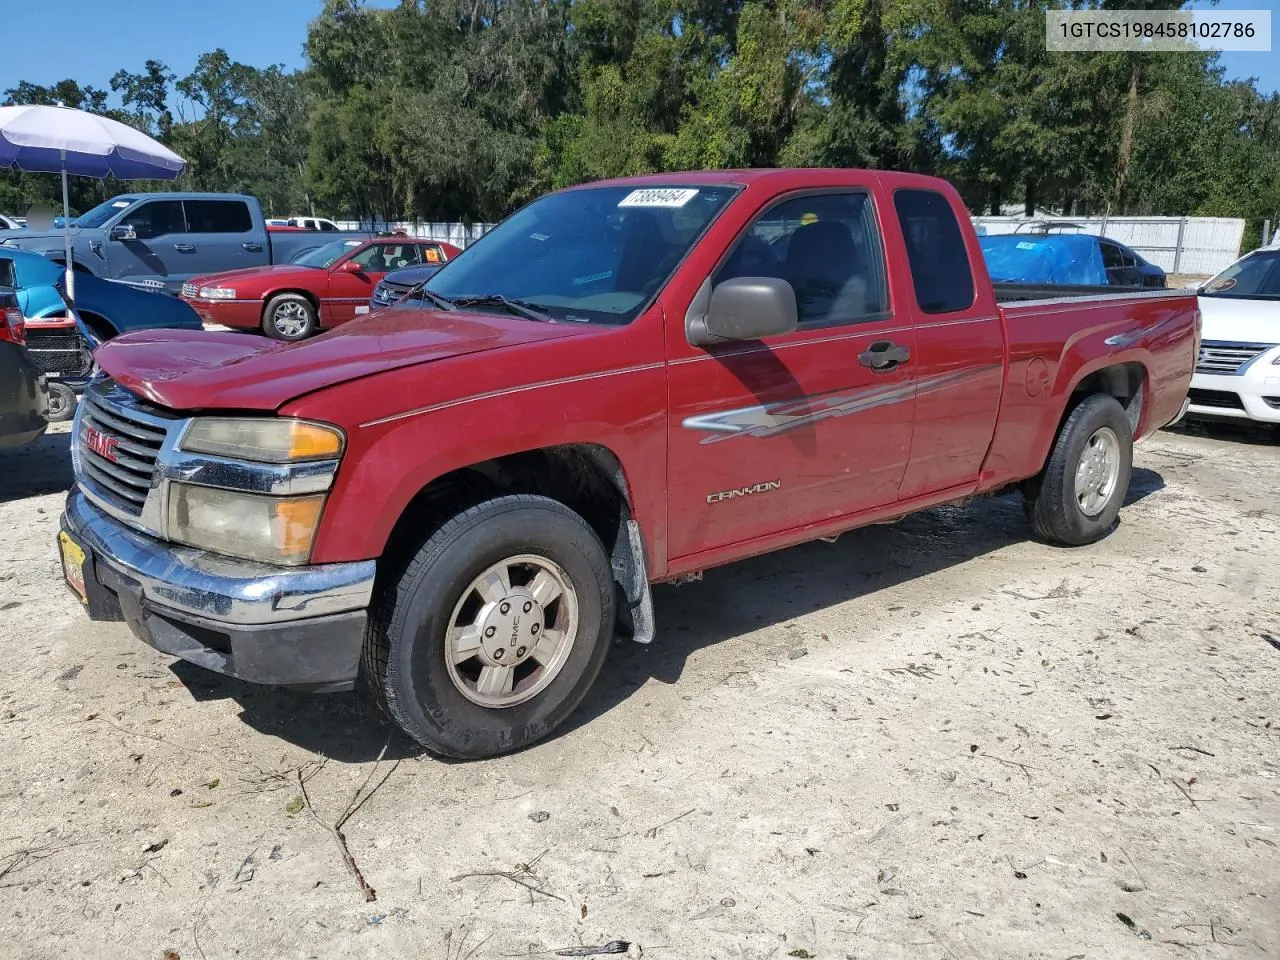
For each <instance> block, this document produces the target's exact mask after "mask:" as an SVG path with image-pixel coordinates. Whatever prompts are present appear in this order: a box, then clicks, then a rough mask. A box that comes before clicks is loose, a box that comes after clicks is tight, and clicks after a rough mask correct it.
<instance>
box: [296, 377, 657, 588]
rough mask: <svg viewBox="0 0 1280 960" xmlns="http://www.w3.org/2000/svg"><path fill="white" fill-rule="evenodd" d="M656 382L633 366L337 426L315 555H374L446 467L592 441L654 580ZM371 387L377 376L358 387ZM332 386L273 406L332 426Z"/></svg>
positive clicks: (338, 414) (324, 559)
mask: <svg viewBox="0 0 1280 960" xmlns="http://www.w3.org/2000/svg"><path fill="white" fill-rule="evenodd" d="M430 375H431V371H430V367H427V368H419V376H421V377H424V378H425V377H429V376H430ZM665 382H666V378H665V372H664V370H663V367H662V365H661V364H647V365H637V366H634V367H630V368H624V369H621V370H614V371H608V372H605V373H601V374H593V375H588V376H581V377H576V378H566V379H563V380H559V381H553V382H549V383H538V384H533V385H530V386H523V387H517V388H511V389H505V390H497V391H493V392H490V393H485V394H479V395H478V396H475V397H471V398H467V399H463V400H456V401H446V402H441V403H437V404H435V405H433V406H429V407H426V408H422V409H419V410H414V411H411V412H409V413H406V414H401V415H397V416H394V417H390V418H384V419H382V420H379V421H372V422H365V423H355V424H350V425H348V426H347V432H348V450H347V453H346V455H345V456H344V459H343V464H342V467H341V468H340V470H339V472H338V477H337V480H336V482H335V485H334V489H333V492H332V494H331V495H330V499H329V503H328V505H327V506H326V508H325V514H324V518H323V521H322V523H321V529H320V532H319V535H318V538H317V541H316V547H315V551H314V555H313V559H314V561H315V562H317V563H334V562H340V561H343V560H346V559H351V558H359V559H371V558H376V557H378V556H380V555H381V553H382V551H383V549H384V547H385V546H386V543H387V540H388V538H389V537H390V535H391V532H392V529H393V528H394V526H395V524H396V521H397V520H398V519H399V518H400V516H401V515H402V514H403V512H404V510H405V508H406V507H407V506H408V505H409V503H410V501H411V500H413V498H414V497H415V496H416V495H417V494H418V493H419V492H420V491H421V490H423V489H424V488H425V487H426V486H427V485H428V484H430V483H431V482H432V481H433V480H436V479H438V478H440V477H443V476H445V475H447V474H449V473H452V472H453V471H455V470H460V469H463V468H465V467H469V466H473V465H476V464H479V463H483V462H485V461H488V460H493V459H497V458H499V457H505V456H510V455H512V454H517V453H523V452H527V451H531V450H538V449H545V448H548V447H553V446H562V445H567V444H594V445H596V446H599V447H603V448H605V449H606V450H608V451H609V452H610V453H612V455H613V456H614V457H615V458H616V459H617V461H618V463H619V464H620V465H621V468H622V472H623V476H624V479H625V482H626V484H627V488H628V489H629V491H630V492H631V496H632V510H633V514H634V517H635V519H636V521H637V522H638V523H639V524H640V526H641V528H642V529H643V530H644V534H645V540H646V542H647V544H648V545H649V549H650V552H651V556H650V572H651V574H654V575H661V573H662V572H663V571H664V570H665V566H666V550H665V519H666V516H665V502H666V500H665V495H664V491H665V474H666V433H665V422H666V407H665V399H666V389H665ZM375 387H376V381H374V382H372V383H366V384H365V385H364V388H365V389H374V388H375ZM343 393H344V391H335V392H334V395H333V397H332V398H327V397H325V395H324V394H321V395H319V396H318V397H316V398H312V399H304V400H303V401H300V402H297V403H295V404H291V405H289V406H287V407H286V408H285V409H284V410H282V412H283V413H286V414H288V415H297V416H307V417H315V418H317V419H324V420H328V421H329V422H335V423H340V424H341V423H343V420H344V419H347V418H349V413H348V414H347V417H344V416H343V414H344V412H345V411H343V410H342V409H341V407H343V406H346V404H343V403H342V402H341V400H340V399H338V398H340V397H341V396H342V395H343ZM588 411H589V413H588Z"/></svg>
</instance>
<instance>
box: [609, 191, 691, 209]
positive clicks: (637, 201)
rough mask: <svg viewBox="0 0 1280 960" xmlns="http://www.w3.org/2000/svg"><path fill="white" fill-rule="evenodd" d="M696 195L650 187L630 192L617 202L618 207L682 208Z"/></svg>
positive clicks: (689, 192)
mask: <svg viewBox="0 0 1280 960" xmlns="http://www.w3.org/2000/svg"><path fill="white" fill-rule="evenodd" d="M697 195H698V191H697V190H687V189H685V190H673V189H670V188H655V187H650V188H648V189H645V190H632V191H631V192H630V193H628V194H627V195H626V196H625V197H623V198H622V200H621V201H619V203H618V206H620V207H683V206H684V205H685V204H686V203H688V202H689V201H690V200H692V199H693V198H694V197H696V196H697Z"/></svg>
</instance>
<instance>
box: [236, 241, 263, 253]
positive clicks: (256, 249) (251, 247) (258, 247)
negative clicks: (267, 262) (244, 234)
mask: <svg viewBox="0 0 1280 960" xmlns="http://www.w3.org/2000/svg"><path fill="white" fill-rule="evenodd" d="M240 246H242V247H244V248H245V249H246V250H248V251H249V252H250V253H261V252H262V244H260V243H242V244H240Z"/></svg>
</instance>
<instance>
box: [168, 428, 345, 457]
mask: <svg viewBox="0 0 1280 960" xmlns="http://www.w3.org/2000/svg"><path fill="white" fill-rule="evenodd" d="M343 443H344V437H343V435H342V431H341V430H339V429H338V428H337V427H331V426H329V425H327V424H323V423H312V422H311V421H309V420H290V419H287V418H283V417H244V418H242V419H222V418H217V417H210V418H208V419H204V418H201V417H197V418H196V419H194V420H192V421H191V426H190V427H188V428H187V432H186V433H185V434H183V436H182V439H181V440H180V441H178V449H180V450H185V451H187V452H188V453H208V454H212V455H213V456H215V457H233V458H235V459H237V460H253V461H255V462H257V463H297V462H298V461H302V460H332V459H334V458H336V457H339V456H341V455H342V447H343Z"/></svg>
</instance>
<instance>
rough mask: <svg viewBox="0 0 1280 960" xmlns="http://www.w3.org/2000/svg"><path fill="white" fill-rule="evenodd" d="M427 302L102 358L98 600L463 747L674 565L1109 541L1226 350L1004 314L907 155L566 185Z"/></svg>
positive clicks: (153, 629) (1173, 310)
mask: <svg viewBox="0 0 1280 960" xmlns="http://www.w3.org/2000/svg"><path fill="white" fill-rule="evenodd" d="M1046 292H1048V293H1052V292H1053V291H1046ZM410 296H411V298H412V299H413V301H414V304H416V307H417V308H416V309H406V308H405V307H406V304H405V303H402V304H401V305H400V307H399V308H397V309H389V310H376V311H373V312H371V313H370V314H369V315H368V316H366V317H363V318H360V319H357V320H355V321H353V322H351V323H348V324H344V325H343V326H341V327H339V328H337V329H335V330H333V331H331V332H328V333H326V334H323V335H321V336H319V337H316V338H314V339H311V340H307V341H304V342H301V343H294V344H281V343H275V342H272V341H269V340H265V339H260V338H253V337H245V336H243V335H241V334H235V333H187V332H182V331H156V332H139V333H134V334H127V335H125V336H121V337H119V338H117V339H115V340H113V341H111V342H110V343H107V344H105V345H103V346H102V347H101V348H100V349H99V350H98V351H97V359H98V362H99V364H100V366H101V368H102V370H103V371H104V372H105V373H104V378H103V379H102V380H101V381H100V382H97V383H95V384H93V385H92V386H91V387H90V388H89V390H88V392H87V394H86V398H85V401H84V402H82V403H81V406H80V409H79V412H78V414H77V422H76V424H75V435H74V446H73V453H74V462H75V471H76V481H77V482H76V487H75V489H74V490H73V491H72V492H71V494H70V495H69V498H68V500H67V505H66V511H65V514H64V516H63V518H62V531H61V534H60V536H59V541H60V547H61V556H62V561H63V565H64V570H65V575H66V579H67V580H68V582H69V583H70V584H71V585H72V586H73V587H74V589H75V591H76V593H77V594H78V595H79V596H80V597H81V598H82V599H83V601H84V603H85V606H86V607H87V611H88V614H89V616H90V617H92V618H94V619H123V620H125V621H127V622H128V624H129V626H130V627H131V628H132V630H133V632H134V633H136V634H137V636H138V637H140V638H141V639H142V640H144V641H145V642H146V643H148V644H150V645H151V646H153V647H155V648H156V649H158V650H161V651H163V652H165V653H168V654H171V655H173V656H176V657H180V658H182V659H184V660H188V661H190V662H192V663H196V664H200V665H202V666H204V667H207V668H209V669H211V670H215V671H219V672H221V673H224V674H229V675H231V676H235V677H239V678H242V679H244V680H248V681H253V682H257V683H265V684H282V685H288V686H294V687H304V688H309V689H311V690H315V691H324V690H345V689H350V688H352V687H353V685H354V684H355V683H356V682H357V680H358V679H361V678H363V679H364V680H365V681H367V685H368V687H369V688H370V689H371V690H372V691H373V693H374V695H375V696H376V697H377V699H378V700H379V701H380V702H381V704H382V706H383V707H384V708H385V709H386V711H387V712H388V713H389V714H390V716H391V717H393V718H394V719H395V721H396V722H397V723H398V724H399V725H400V726H401V727H402V728H403V729H404V730H405V731H407V732H408V733H409V735H411V736H412V737H414V738H415V739H416V740H418V742H420V743H421V744H423V745H424V746H425V747H427V748H428V749H430V750H432V751H435V752H437V753H440V754H445V755H451V756H455V757H463V758H475V757H486V756H492V755H495V754H500V753H503V752H506V751H510V750H515V749H518V748H521V747H524V746H526V745H528V744H530V743H533V742H535V741H537V740H539V739H540V738H542V737H545V736H547V735H548V734H549V733H551V732H552V731H553V730H555V729H556V728H557V726H559V725H560V724H561V723H562V722H563V721H564V720H565V718H566V717H567V716H568V715H569V714H570V712H571V711H572V710H573V709H574V708H575V707H576V706H577V705H578V704H579V703H580V702H581V701H582V699H583V697H584V695H585V694H586V692H587V690H588V688H589V687H590V686H591V684H592V682H593V681H594V680H595V678H596V675H597V674H598V673H599V671H600V668H601V664H602V663H603V661H604V658H605V655H606V653H607V651H608V649H609V646H610V643H611V641H612V640H613V638H614V637H615V636H624V637H625V636H630V637H632V638H633V639H635V640H637V641H640V642H643V643H647V642H649V641H650V640H651V639H653V638H654V635H655V629H656V627H655V624H654V615H653V605H652V602H651V598H650V585H651V584H654V583H658V582H663V581H671V580H678V579H689V578H691V577H696V576H697V575H698V574H699V573H700V572H701V571H703V570H705V569H706V568H708V567H713V566H716V565H718V564H725V563H729V562H731V561H734V560H738V559H741V558H744V557H748V556H752V555H755V554H760V553H763V552H766V551H769V550H776V549H779V548H781V547H787V546H791V545H793V544H798V543H801V542H803V541H807V540H812V539H816V538H819V537H831V536H834V535H836V534H839V533H841V532H843V531H846V530H850V529H852V528H855V527H861V526H864V525H867V524H871V523H881V522H885V521H888V520H892V519H894V518H898V517H902V516H904V515H906V514H910V513H912V512H914V511H918V510H922V509H925V508H928V507H933V506H936V505H938V504H946V503H955V502H958V501H963V500H966V499H968V498H970V497H973V496H975V495H979V494H990V493H997V492H1001V491H1006V490H1010V489H1015V488H1016V489H1020V490H1021V491H1022V495H1023V497H1024V498H1025V503H1026V513H1027V516H1028V518H1029V520H1030V524H1031V527H1032V529H1033V530H1034V531H1035V532H1036V533H1037V534H1038V535H1039V536H1040V537H1041V538H1043V539H1045V540H1048V541H1051V542H1055V543H1059V544H1067V545H1080V544H1088V543H1091V542H1093V541H1095V540H1098V539H1099V538H1101V537H1102V536H1104V535H1105V534H1106V533H1107V532H1108V530H1109V529H1110V528H1111V526H1112V525H1113V523H1114V522H1115V520H1116V515H1117V512H1118V511H1119V509H1120V506H1121V503H1122V502H1123V500H1124V497H1125V492H1126V490H1127V488H1128V485H1129V475H1130V463H1131V454H1132V445H1133V442H1134V440H1135V439H1138V438H1141V437H1144V436H1146V435H1148V434H1150V433H1152V432H1153V431H1155V430H1156V429H1158V428H1160V427H1161V426H1163V425H1165V424H1167V423H1169V422H1170V421H1172V420H1174V419H1175V418H1176V417H1178V416H1179V414H1180V413H1181V412H1182V411H1183V409H1184V399H1185V397H1186V393H1187V384H1188V382H1189V381H1190V379H1191V374H1192V368H1193V366H1194V363H1195V357H1196V351H1197V346H1198V344H1197V340H1198V315H1197V312H1196V302H1195V298H1194V296H1192V295H1190V294H1186V295H1184V294H1181V293H1175V292H1168V291H1159V292H1152V293H1135V294H1120V295H1110V296H1091V297H1088V298H1084V299H1067V298H1048V299H1042V300H1026V299H1024V300H1023V301H1021V302H1017V303H1013V304H1009V305H1001V304H1000V303H999V302H998V295H997V292H996V291H995V290H994V289H993V288H992V286H991V284H990V283H989V282H988V280H987V275H986V273H985V270H984V268H983V258H982V252H981V250H980V248H979V246H978V241H977V237H976V236H975V234H974V232H973V229H972V227H971V226H970V223H969V218H968V216H967V215H966V212H965V208H964V206H963V205H962V203H961V200H960V197H959V196H958V195H957V193H956V192H955V191H954V190H953V189H952V188H951V187H950V186H949V185H948V184H947V183H945V182H943V181H940V180H936V179H933V178H930V177H924V176H917V175H910V174H900V173H886V172H877V171H859V170H748V171H720V172H713V173H684V174H666V175H661V176H651V177H639V178H633V179H623V180H613V181H605V182H600V183H593V184H588V185H584V186H579V187H575V188H571V189H568V190H563V191H560V192H558V193H553V194H550V195H548V196H545V197H542V198H541V199H538V200H536V201H534V202H533V203H531V204H529V205H528V206H526V207H524V208H523V209H521V210H519V211H518V212H516V213H515V214H513V215H512V216H511V217H509V218H508V219H507V220H506V221H504V222H503V223H502V224H501V225H499V226H498V227H497V228H495V229H494V230H492V231H491V232H490V233H488V234H486V235H485V236H484V237H483V238H482V239H481V240H480V241H478V242H477V243H475V244H474V245H472V246H471V247H469V248H468V249H467V250H465V251H464V252H463V253H462V254H461V255H460V256H459V257H458V258H457V259H456V260H453V261H450V262H449V263H448V264H447V265H446V266H445V267H444V268H443V269H441V270H440V271H439V272H437V273H435V274H434V275H433V276H432V277H430V278H429V279H428V280H427V281H426V282H425V284H424V285H423V286H422V287H421V288H420V289H419V290H417V291H416V292H415V293H413V294H411V295H410ZM1020 296H1023V297H1026V296H1027V291H1026V290H1025V289H1022V290H1021V292H1020Z"/></svg>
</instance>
